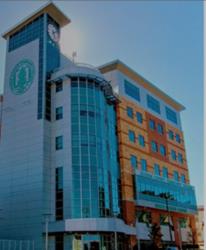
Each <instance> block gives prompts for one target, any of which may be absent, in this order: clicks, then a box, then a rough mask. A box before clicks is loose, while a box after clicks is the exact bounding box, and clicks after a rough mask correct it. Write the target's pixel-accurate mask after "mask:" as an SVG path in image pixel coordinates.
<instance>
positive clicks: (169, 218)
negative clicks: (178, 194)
mask: <svg viewBox="0 0 206 250" xmlns="http://www.w3.org/2000/svg"><path fill="white" fill-rule="evenodd" d="M160 197H162V198H164V199H165V202H166V210H167V214H168V225H169V233H170V241H171V242H173V237H172V225H171V224H170V220H172V219H171V216H170V210H169V205H168V200H169V199H171V198H173V196H172V195H171V194H170V193H161V194H160Z"/></svg>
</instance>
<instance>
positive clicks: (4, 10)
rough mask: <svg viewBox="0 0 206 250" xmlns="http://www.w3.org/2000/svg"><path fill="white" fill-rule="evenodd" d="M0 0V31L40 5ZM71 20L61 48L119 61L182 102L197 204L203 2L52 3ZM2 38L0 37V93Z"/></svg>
mask: <svg viewBox="0 0 206 250" xmlns="http://www.w3.org/2000/svg"><path fill="white" fill-rule="evenodd" d="M45 3H46V2H45V1H17V0H16V1H0V24H1V25H0V33H1V34H2V33H3V32H5V31H6V30H8V29H9V28H10V27H12V26H13V25H15V24H16V23H17V22H18V21H20V20H21V19H22V18H24V17H26V16H27V15H29V14H31V13H32V12H33V11H34V10H36V9H38V8H39V7H41V6H42V5H43V4H45ZM54 3H56V4H57V5H58V7H59V8H60V9H61V10H63V11H64V13H65V14H66V15H67V16H68V17H69V18H70V19H71V21H72V22H71V23H70V24H69V25H68V26H67V27H65V28H63V29H62V34H61V48H62V51H63V53H64V54H66V55H67V56H70V57H71V55H72V52H73V51H76V52H77V58H76V60H77V61H78V62H83V63H88V64H91V65H94V66H99V65H102V64H105V63H107V62H109V61H112V60H115V59H120V60H122V61H123V62H124V63H125V64H127V65H128V66H129V67H131V68H133V69H134V70H135V71H137V72H138V73H139V74H141V75H142V76H144V77H145V78H146V79H148V80H149V81H150V82H152V83H153V84H155V85H156V86H157V87H159V88H160V89H162V90H163V91H164V92H166V93H167V94H168V95H170V96H171V97H172V98H174V99H175V100H177V101H178V102H180V103H182V104H183V105H184V106H185V107H186V110H185V111H183V112H182V114H181V118H182V127H183V130H184V136H185V144H186V151H187V161H188V166H189V170H190V181H191V184H192V185H194V186H195V188H196V195H197V203H198V204H203V2H202V1H169V0H168V1H54ZM5 54H6V42H5V40H4V39H3V38H0V93H1V92H3V80H4V69H5Z"/></svg>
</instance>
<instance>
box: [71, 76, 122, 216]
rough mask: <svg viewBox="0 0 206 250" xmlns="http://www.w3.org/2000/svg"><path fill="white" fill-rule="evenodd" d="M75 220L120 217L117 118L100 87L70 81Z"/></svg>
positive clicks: (84, 81)
mask: <svg viewBox="0 0 206 250" xmlns="http://www.w3.org/2000/svg"><path fill="white" fill-rule="evenodd" d="M71 121H72V138H71V139H72V187H73V192H72V195H73V196H72V218H87V217H91V218H97V217H111V216H119V214H120V207H119V197H118V179H119V165H118V161H117V138H116V131H115V130H116V118H115V109H114V106H113V105H111V104H108V103H107V100H106V98H105V95H104V92H103V90H102V87H101V86H100V84H99V83H98V82H96V81H94V80H92V79H90V78H83V77H79V78H71Z"/></svg>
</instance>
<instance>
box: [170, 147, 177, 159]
mask: <svg viewBox="0 0 206 250" xmlns="http://www.w3.org/2000/svg"><path fill="white" fill-rule="evenodd" d="M171 157H172V160H173V161H176V160H177V155H176V152H175V151H174V150H173V149H172V150H171Z"/></svg>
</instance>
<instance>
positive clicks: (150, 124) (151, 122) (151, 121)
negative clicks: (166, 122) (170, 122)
mask: <svg viewBox="0 0 206 250" xmlns="http://www.w3.org/2000/svg"><path fill="white" fill-rule="evenodd" d="M149 127H150V129H151V130H155V121H154V120H151V119H150V120H149Z"/></svg>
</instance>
